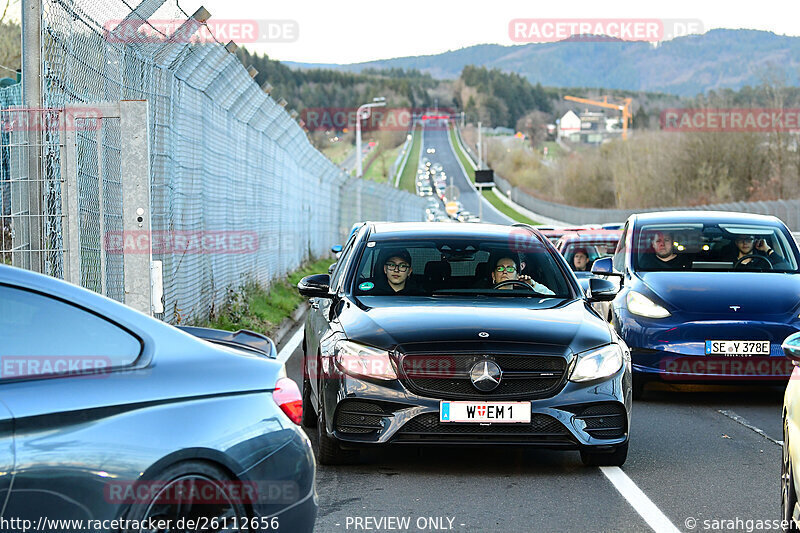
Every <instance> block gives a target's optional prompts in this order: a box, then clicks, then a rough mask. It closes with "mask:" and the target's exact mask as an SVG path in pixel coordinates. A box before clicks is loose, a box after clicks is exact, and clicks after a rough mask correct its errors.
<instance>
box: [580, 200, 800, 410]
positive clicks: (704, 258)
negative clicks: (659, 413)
mask: <svg viewBox="0 0 800 533" xmlns="http://www.w3.org/2000/svg"><path fill="white" fill-rule="evenodd" d="M799 257H800V256H798V248H797V244H796V242H795V240H794V238H793V237H792V235H791V233H790V232H789V230H788V228H787V227H786V226H785V225H784V224H783V223H782V222H781V221H780V220H779V219H777V218H775V217H771V216H762V215H752V214H742V213H725V212H712V211H687V212H659V213H647V214H635V215H632V216H631V217H630V218H629V219H628V221H627V222H626V224H625V227H624V229H623V234H622V237H621V238H620V241H619V244H618V245H617V248H616V250H615V253H614V256H613V257H608V258H603V259H599V260H597V261H596V262H595V263H594V265H593V267H592V272H593V273H594V274H598V275H605V276H609V277H616V278H618V279H619V282H620V284H621V290H620V292H619V293H618V294H617V296H616V298H615V299H614V301H613V302H612V304H611V306H610V308H609V309H606V310H604V311H603V312H604V314H605V316H606V318H607V319H608V320H609V321H611V323H612V324H613V326H614V327H615V329H616V331H617V333H618V334H619V336H620V337H621V338H622V339H623V340H624V341H625V342H626V343H627V345H628V346H629V347H630V349H631V360H632V370H633V388H634V397H636V396H641V394H642V392H643V390H644V387H645V385H646V384H647V383H648V382H650V381H653V380H661V381H665V382H673V383H681V382H683V383H686V382H695V383H696V382H717V381H723V382H728V383H730V382H752V381H756V380H757V381H764V380H768V381H769V380H773V381H775V380H777V381H785V380H786V378H787V377H788V376H789V375H790V374H791V372H792V365H791V364H790V362H789V360H788V359H786V357H785V356H784V353H783V351H782V349H781V343H782V341H783V339H785V338H786V337H788V336H789V335H791V334H793V333H795V332H797V331H799V330H800V316H798V315H799V314H800V271H799V270H798V264H800V259H799Z"/></svg>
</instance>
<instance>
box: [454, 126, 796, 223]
mask: <svg viewBox="0 0 800 533" xmlns="http://www.w3.org/2000/svg"><path fill="white" fill-rule="evenodd" d="M456 132H457V133H458V135H459V137H460V136H461V131H460V128H458V127H456ZM463 144H464V146H465V147H466V148H467V154H468V155H469V156H470V158H472V159H473V161H474V160H475V159H476V158H475V155H474V153H473V152H472V150H471V149H470V148H469V147H468V146H466V143H463ZM494 182H495V186H496V190H497V191H499V192H500V193H502V194H503V195H505V196H506V197H508V198H509V199H510V200H512V201H513V202H514V203H516V204H518V205H521V206H522V207H524V208H525V209H528V210H530V211H532V212H534V213H536V214H540V215H543V216H545V217H548V218H553V219H556V220H563V221H565V222H569V223H570V224H604V223H609V222H624V221H625V220H626V219H627V218H628V217H629V216H631V215H632V214H634V213H650V212H657V211H735V212H740V213H754V214H761V215H773V216H776V217H778V218H779V219H781V220H782V221H783V222H784V223H785V224H786V225H787V226H788V227H789V229H791V230H792V231H795V232H797V231H800V199H790V200H772V201H763V202H728V203H721V204H708V205H696V206H678V207H661V208H645V209H601V208H592V207H576V206H574V205H566V204H559V203H556V202H548V201H546V200H542V199H540V198H536V197H535V196H533V195H531V194H530V193H528V192H526V191H525V190H523V189H522V188H520V187H517V186H514V185H512V184H511V183H510V182H509V181H508V180H506V179H505V178H503V177H502V176H500V175H499V174H498V173H497V172H495V174H494Z"/></svg>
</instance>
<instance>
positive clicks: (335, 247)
mask: <svg viewBox="0 0 800 533" xmlns="http://www.w3.org/2000/svg"><path fill="white" fill-rule="evenodd" d="M341 251H342V245H341V244H334V245H333V246H331V252H333V253H335V254H338V253H340V252H341Z"/></svg>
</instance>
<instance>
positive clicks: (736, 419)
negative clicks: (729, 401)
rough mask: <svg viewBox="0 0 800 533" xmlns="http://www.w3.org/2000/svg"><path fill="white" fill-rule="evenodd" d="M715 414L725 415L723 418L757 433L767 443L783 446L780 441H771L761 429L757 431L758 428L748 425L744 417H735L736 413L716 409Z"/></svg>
mask: <svg viewBox="0 0 800 533" xmlns="http://www.w3.org/2000/svg"><path fill="white" fill-rule="evenodd" d="M717 412H718V413H720V414H722V415H725V416H727V417H728V418H730V419H731V420H733V421H734V422H738V423H739V424H741V425H743V426H744V427H746V428H747V429H751V430H753V431H755V432H756V433H758V434H759V435H761V436H762V437H764V438H765V439H767V440H768V441H770V442H772V443H774V444H777V445H778V446H783V441H782V440H775V439H773V438H772V437H770V436H769V435H767V434H766V433H764V431H763V430H761V429H759V428H757V427H755V426H754V425H752V424H750V423H749V422H748V421H747V419H745V418H744V417H741V416H739V415H737V414H736V413H734V412H733V411H727V410H725V409H718V410H717Z"/></svg>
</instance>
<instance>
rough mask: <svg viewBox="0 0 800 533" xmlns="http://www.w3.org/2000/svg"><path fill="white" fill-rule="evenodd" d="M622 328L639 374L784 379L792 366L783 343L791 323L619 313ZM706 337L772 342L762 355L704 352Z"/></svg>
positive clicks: (668, 378)
mask: <svg viewBox="0 0 800 533" xmlns="http://www.w3.org/2000/svg"><path fill="white" fill-rule="evenodd" d="M617 324H618V326H617V327H618V333H619V335H620V337H622V339H623V340H624V341H625V342H626V343H627V345H628V346H629V347H630V350H631V363H632V365H631V366H632V370H633V373H634V375H636V377H637V379H645V380H662V381H667V382H669V381H671V382H675V383H691V382H716V381H721V382H726V383H732V382H737V383H738V382H751V381H772V382H775V381H785V380H786V379H787V378H788V376H789V375H790V374H791V373H792V369H793V365H792V363H791V361H790V360H789V359H788V358H786V357H785V356H784V354H783V350H782V349H781V343H782V342H783V340H784V339H785V338H786V337H788V336H789V335H791V334H793V333H795V332H796V331H798V329H797V328H796V327H795V326H793V325H790V324H786V323H781V322H767V321H760V320H737V321H731V320H695V321H681V320H680V319H679V318H676V317H674V316H673V317H669V318H667V319H648V318H643V317H638V316H633V315H630V314H629V313H627V312H625V313H621V314H620V315H619V320H618V321H617ZM707 340H742V341H763V340H768V341H769V342H770V353H769V355H764V356H756V355H753V356H749V357H741V356H731V357H726V356H710V355H706V352H705V347H706V341H707Z"/></svg>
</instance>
